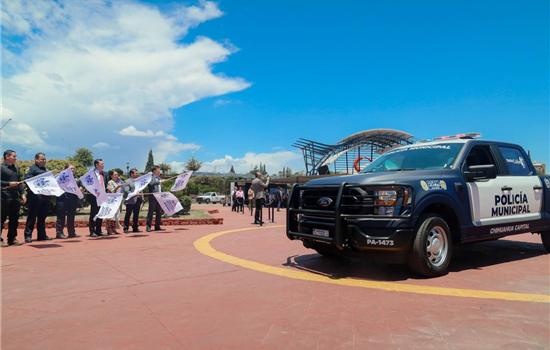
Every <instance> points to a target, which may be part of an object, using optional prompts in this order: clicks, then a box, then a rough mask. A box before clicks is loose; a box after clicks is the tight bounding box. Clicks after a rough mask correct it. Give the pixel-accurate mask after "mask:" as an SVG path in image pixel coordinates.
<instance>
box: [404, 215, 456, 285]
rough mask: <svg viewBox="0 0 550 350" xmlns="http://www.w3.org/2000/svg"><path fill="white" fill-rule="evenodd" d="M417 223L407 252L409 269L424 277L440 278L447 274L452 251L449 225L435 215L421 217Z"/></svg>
mask: <svg viewBox="0 0 550 350" xmlns="http://www.w3.org/2000/svg"><path fill="white" fill-rule="evenodd" d="M419 223H420V226H419V227H418V230H417V231H416V237H415V239H414V242H413V246H412V249H411V251H410V252H409V268H410V269H411V270H412V271H414V272H416V273H417V274H419V275H422V276H426V277H436V276H442V275H444V274H446V273H447V268H448V267H449V263H450V261H451V255H452V251H453V243H452V236H451V230H450V229H449V225H447V223H446V222H445V220H444V219H443V218H442V217H441V216H439V215H436V214H427V215H423V216H421V217H420V218H419Z"/></svg>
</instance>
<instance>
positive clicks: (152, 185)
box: [146, 165, 166, 232]
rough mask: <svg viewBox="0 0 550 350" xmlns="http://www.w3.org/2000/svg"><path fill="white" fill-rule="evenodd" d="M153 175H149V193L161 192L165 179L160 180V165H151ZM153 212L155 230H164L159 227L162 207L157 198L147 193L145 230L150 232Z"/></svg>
mask: <svg viewBox="0 0 550 350" xmlns="http://www.w3.org/2000/svg"><path fill="white" fill-rule="evenodd" d="M151 170H152V172H153V176H152V177H151V182H149V193H159V192H162V183H164V182H166V180H165V179H163V180H161V179H160V177H159V175H160V167H159V166H158V165H155V166H153V168H152V169H151ZM153 213H155V231H164V229H163V228H161V227H160V218H161V216H162V208H161V207H160V204H159V203H158V202H157V199H156V198H155V196H153V195H149V210H148V211H147V223H146V225H147V228H146V230H147V232H151V226H152V224H153Z"/></svg>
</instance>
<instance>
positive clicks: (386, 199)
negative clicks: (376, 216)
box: [374, 190, 397, 206]
mask: <svg viewBox="0 0 550 350" xmlns="http://www.w3.org/2000/svg"><path fill="white" fill-rule="evenodd" d="M374 195H375V196H376V197H375V198H376V204H377V205H390V206H394V205H397V191H387V190H380V191H374Z"/></svg>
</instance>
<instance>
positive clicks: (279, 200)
mask: <svg viewBox="0 0 550 350" xmlns="http://www.w3.org/2000/svg"><path fill="white" fill-rule="evenodd" d="M274 195H275V202H276V204H277V211H281V203H282V202H283V189H282V188H281V186H279V187H277V191H275V193H274ZM274 204H275V203H274Z"/></svg>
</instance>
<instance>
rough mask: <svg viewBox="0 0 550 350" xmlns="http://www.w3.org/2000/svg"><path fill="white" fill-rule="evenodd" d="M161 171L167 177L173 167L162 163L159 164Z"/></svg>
mask: <svg viewBox="0 0 550 350" xmlns="http://www.w3.org/2000/svg"><path fill="white" fill-rule="evenodd" d="M159 167H160V171H162V174H163V175H166V173H168V172H170V170H172V167H171V166H170V165H169V164H166V163H160V164H159Z"/></svg>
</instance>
